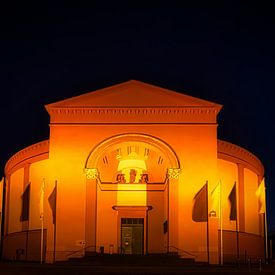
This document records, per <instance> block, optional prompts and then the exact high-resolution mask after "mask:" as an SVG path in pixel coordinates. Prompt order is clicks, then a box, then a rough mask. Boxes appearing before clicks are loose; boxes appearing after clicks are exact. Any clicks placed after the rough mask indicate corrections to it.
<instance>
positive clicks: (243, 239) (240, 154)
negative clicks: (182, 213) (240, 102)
mask: <svg viewBox="0 0 275 275" xmlns="http://www.w3.org/2000/svg"><path fill="white" fill-rule="evenodd" d="M263 175H264V167H263V165H262V163H261V161H260V160H259V159H258V158H257V157H256V156H254V155H253V154H252V153H250V152H249V151H247V150H245V149H243V148H241V147H240V146H237V145H234V144H232V143H229V142H225V141H220V140H219V141H218V177H219V180H220V181H221V186H222V187H221V200H222V225H223V227H222V230H223V238H224V239H223V241H224V257H225V261H228V262H230V261H231V262H232V261H234V260H236V258H239V259H240V260H242V261H246V260H247V258H249V257H251V258H255V257H264V234H265V233H264V231H265V229H264V215H263V214H259V202H258V198H257V196H256V191H257V188H258V186H259V184H260V183H261V181H262V179H263ZM235 183H236V197H237V198H236V199H237V209H238V211H237V221H235V220H233V221H231V220H230V219H229V216H230V203H229V200H228V196H229V194H230V192H231V190H232V188H233V186H234V184H235ZM219 230H221V227H219ZM237 232H238V233H237Z"/></svg>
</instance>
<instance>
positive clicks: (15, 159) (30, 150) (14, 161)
mask: <svg viewBox="0 0 275 275" xmlns="http://www.w3.org/2000/svg"><path fill="white" fill-rule="evenodd" d="M48 155H49V140H44V141H41V142H38V143H35V144H33V145H30V146H28V147H26V148H24V149H22V150H20V151H19V152H17V153H16V154H14V155H13V156H12V157H11V158H10V159H9V160H8V162H7V163H6V166H5V175H6V176H7V175H9V174H11V172H12V171H13V170H14V169H18V168H20V167H21V166H22V167H23V166H24V165H25V164H26V163H32V162H34V161H37V158H39V159H40V158H41V159H46V158H48Z"/></svg>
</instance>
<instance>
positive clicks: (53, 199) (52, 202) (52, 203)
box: [48, 185, 56, 224]
mask: <svg viewBox="0 0 275 275" xmlns="http://www.w3.org/2000/svg"><path fill="white" fill-rule="evenodd" d="M48 201H49V204H50V207H51V210H52V216H53V224H55V223H56V185H55V187H54V189H53V191H52V193H51V194H50V196H49V198H48Z"/></svg>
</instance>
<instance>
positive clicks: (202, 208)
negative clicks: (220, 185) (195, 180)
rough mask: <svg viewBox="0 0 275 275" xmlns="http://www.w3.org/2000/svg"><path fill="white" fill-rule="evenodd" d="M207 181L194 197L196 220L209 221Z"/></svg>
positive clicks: (194, 215) (193, 217)
mask: <svg viewBox="0 0 275 275" xmlns="http://www.w3.org/2000/svg"><path fill="white" fill-rule="evenodd" d="M207 199H208V196H207V183H206V184H205V185H204V186H203V187H202V188H201V189H200V190H199V192H198V193H197V194H196V195H195V197H194V199H193V211H192V220H193V221H194V222H207V213H208V209H207V205H208V201H207Z"/></svg>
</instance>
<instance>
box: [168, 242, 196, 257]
mask: <svg viewBox="0 0 275 275" xmlns="http://www.w3.org/2000/svg"><path fill="white" fill-rule="evenodd" d="M170 248H171V249H174V250H176V252H177V253H179V254H186V255H188V256H191V257H194V258H197V255H195V254H192V253H190V252H188V251H186V250H183V249H181V248H178V247H176V246H173V245H170V246H168V251H170ZM171 252H172V251H171Z"/></svg>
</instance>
